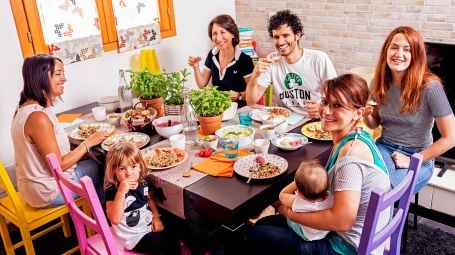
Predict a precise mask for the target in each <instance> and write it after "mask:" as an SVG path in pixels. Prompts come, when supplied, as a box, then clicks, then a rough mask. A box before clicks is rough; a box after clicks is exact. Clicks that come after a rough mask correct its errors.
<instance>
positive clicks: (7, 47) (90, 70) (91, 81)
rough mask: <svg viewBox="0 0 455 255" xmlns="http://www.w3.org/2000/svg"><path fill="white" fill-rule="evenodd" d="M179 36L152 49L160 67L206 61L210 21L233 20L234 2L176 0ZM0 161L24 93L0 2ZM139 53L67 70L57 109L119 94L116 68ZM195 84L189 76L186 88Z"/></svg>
mask: <svg viewBox="0 0 455 255" xmlns="http://www.w3.org/2000/svg"><path fill="white" fill-rule="evenodd" d="M174 11H175V17H176V18H175V19H176V20H175V22H176V26H177V36H176V37H171V38H167V39H163V40H162V41H161V43H160V44H158V45H153V46H152V48H155V49H156V50H157V54H158V59H159V62H160V66H161V68H165V69H166V70H168V71H175V70H179V69H182V68H184V67H188V65H187V61H186V60H187V58H188V56H189V55H196V54H197V55H200V56H202V57H203V59H204V58H205V56H206V54H207V53H208V51H209V49H210V46H211V44H210V40H209V38H208V36H207V25H208V23H209V21H210V20H211V19H212V18H213V17H214V16H216V15H218V14H222V13H225V14H229V15H231V16H233V17H235V0H223V1H213V0H192V1H188V0H174ZM0 24H1V26H0V38H2V39H1V45H0V77H1V81H0V86H1V87H0V89H1V90H0V91H1V92H0V159H1V160H2V161H3V163H4V164H5V165H6V166H11V165H13V164H14V151H13V145H12V141H11V134H10V125H11V119H12V115H13V112H14V109H15V108H16V105H17V102H18V100H19V93H20V91H21V90H22V76H21V67H22V61H23V57H22V53H21V49H20V45H19V41H18V38H17V32H16V27H15V24H14V20H13V16H12V12H11V7H10V4H9V1H0ZM138 52H139V50H135V51H131V52H126V53H121V54H118V53H116V52H108V53H105V54H104V55H103V56H102V57H100V58H96V59H92V60H88V61H82V62H79V63H74V64H70V65H67V66H65V72H66V77H67V79H68V81H67V82H66V87H65V94H64V95H63V100H64V103H63V104H58V105H57V106H56V109H55V111H56V112H61V111H64V110H67V109H70V108H74V107H77V106H81V105H84V104H87V103H91V102H94V101H96V99H97V98H99V97H101V96H106V95H114V94H116V93H117V92H116V91H117V90H116V89H117V88H116V87H117V84H118V69H119V68H124V69H129V68H130V57H131V56H132V55H134V54H137V53H138ZM190 85H191V86H194V85H195V83H194V79H193V78H192V77H191V78H190V80H189V82H188V83H187V84H186V86H190Z"/></svg>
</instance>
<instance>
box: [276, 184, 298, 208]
mask: <svg viewBox="0 0 455 255" xmlns="http://www.w3.org/2000/svg"><path fill="white" fill-rule="evenodd" d="M296 190H297V186H296V185H295V182H291V183H289V184H288V186H286V187H284V188H283V190H281V192H280V196H279V198H280V202H281V204H282V205H284V206H287V207H289V208H292V204H293V203H294V200H295V191H296Z"/></svg>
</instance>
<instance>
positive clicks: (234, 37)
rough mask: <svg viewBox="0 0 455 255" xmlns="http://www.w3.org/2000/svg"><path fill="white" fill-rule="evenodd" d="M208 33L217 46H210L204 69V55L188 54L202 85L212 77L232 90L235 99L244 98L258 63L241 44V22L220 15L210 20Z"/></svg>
mask: <svg viewBox="0 0 455 255" xmlns="http://www.w3.org/2000/svg"><path fill="white" fill-rule="evenodd" d="M208 34H209V37H210V39H211V40H212V42H213V44H214V46H215V47H214V48H213V49H212V50H210V52H209V54H208V56H207V58H206V60H205V64H204V67H203V69H202V70H200V69H199V62H200V61H201V60H202V58H201V57H199V56H190V57H189V58H188V64H189V65H190V66H191V67H193V69H194V77H195V79H196V83H197V85H198V87H199V88H203V87H205V86H206V85H207V84H208V83H209V80H210V78H212V84H213V85H214V86H218V89H219V90H222V91H231V100H232V101H238V100H244V98H245V89H246V84H247V83H248V81H249V79H250V76H251V73H252V72H253V68H254V66H253V61H252V60H251V58H250V57H249V56H248V55H246V54H245V53H242V52H241V51H240V48H239V47H238V44H239V31H238V28H237V24H235V21H234V19H233V18H232V17H231V16H229V15H219V16H216V17H215V18H213V19H212V21H210V23H209V28H208Z"/></svg>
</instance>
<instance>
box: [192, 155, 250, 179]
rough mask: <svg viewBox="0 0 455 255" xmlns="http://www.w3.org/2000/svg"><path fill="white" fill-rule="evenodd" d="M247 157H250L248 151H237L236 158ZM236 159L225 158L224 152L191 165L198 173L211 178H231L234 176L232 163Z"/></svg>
mask: <svg viewBox="0 0 455 255" xmlns="http://www.w3.org/2000/svg"><path fill="white" fill-rule="evenodd" d="M247 155H250V152H249V151H245V150H239V151H238V153H237V158H238V157H244V156H247ZM237 158H234V159H228V158H225V157H224V152H220V153H218V154H215V155H213V156H212V157H210V158H208V159H206V160H203V161H201V162H199V163H197V164H195V165H193V168H194V169H195V170H198V171H199V172H203V173H206V174H208V175H212V176H220V177H232V176H233V175H234V162H235V160H237Z"/></svg>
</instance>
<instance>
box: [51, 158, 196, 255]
mask: <svg viewBox="0 0 455 255" xmlns="http://www.w3.org/2000/svg"><path fill="white" fill-rule="evenodd" d="M46 158H47V161H48V164H49V166H50V168H51V169H52V173H53V174H54V176H55V179H56V181H57V184H58V187H59V188H60V191H61V193H62V195H63V198H64V200H65V203H66V205H67V206H68V211H69V213H70V215H71V218H72V219H73V221H74V226H75V229H76V233H77V239H78V241H79V247H80V251H81V254H82V255H86V254H110V255H111V254H112V255H116V254H141V253H137V252H133V251H129V250H127V249H125V248H124V247H119V246H118V245H117V244H116V242H115V240H114V237H113V235H112V232H111V229H110V228H109V225H108V223H107V220H106V216H105V215H104V211H103V209H102V207H101V203H100V201H99V199H98V196H97V194H96V190H95V187H94V186H93V182H92V179H90V177H88V176H84V177H82V178H81V179H80V183H76V182H74V181H72V180H70V179H68V178H67V177H66V176H65V175H63V171H62V168H61V166H60V163H59V162H58V160H57V157H56V156H55V154H53V153H50V154H48V155H47V156H46ZM71 192H74V193H76V194H77V195H79V196H80V197H83V198H85V200H87V202H88V204H89V206H90V209H91V213H92V214H93V216H90V215H87V214H86V213H84V212H83V211H82V210H81V209H79V207H78V206H77V204H76V203H75V201H74V198H73V196H72V195H71ZM85 226H86V227H87V228H88V229H91V230H93V231H95V232H96V233H98V234H96V235H93V236H91V237H88V236H87V233H86V231H85ZM181 247H182V249H181V250H182V255H189V254H191V253H190V252H189V249H188V248H187V247H186V246H185V245H184V244H183V243H182V242H181Z"/></svg>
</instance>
